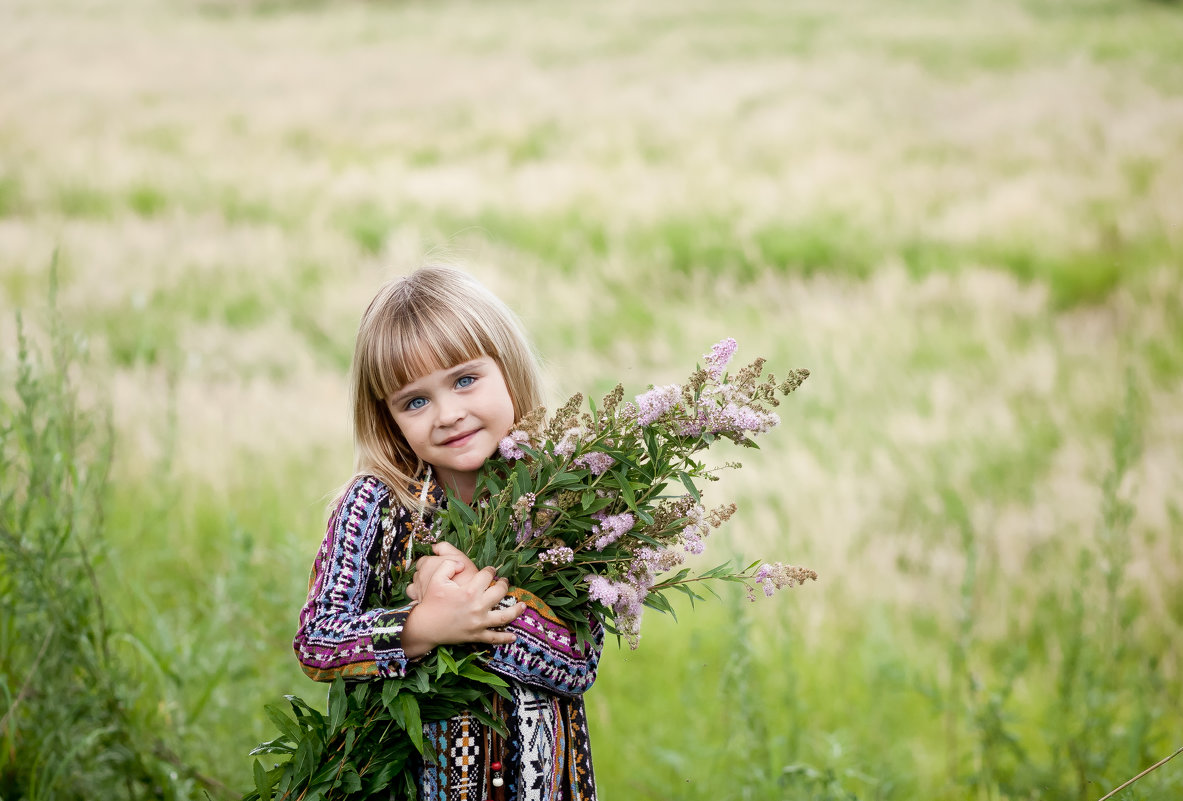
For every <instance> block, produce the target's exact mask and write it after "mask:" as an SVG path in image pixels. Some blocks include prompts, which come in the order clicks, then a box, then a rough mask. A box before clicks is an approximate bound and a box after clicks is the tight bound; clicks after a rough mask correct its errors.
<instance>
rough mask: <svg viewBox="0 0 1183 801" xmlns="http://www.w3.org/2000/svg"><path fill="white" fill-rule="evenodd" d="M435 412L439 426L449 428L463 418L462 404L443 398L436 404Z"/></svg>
mask: <svg viewBox="0 0 1183 801" xmlns="http://www.w3.org/2000/svg"><path fill="white" fill-rule="evenodd" d="M435 412H436V419H437V420H438V421H439V424H440V425H442V426H449V425H452V424H453V423H455V422H456V421H458V420H460V419H462V418H463V417H464V404H462V403H459V402H458V401H456V400H455V399H453V398H445V399H442V400H439V401H437V402H436V406H435Z"/></svg>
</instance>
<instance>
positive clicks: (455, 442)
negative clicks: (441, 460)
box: [442, 428, 480, 448]
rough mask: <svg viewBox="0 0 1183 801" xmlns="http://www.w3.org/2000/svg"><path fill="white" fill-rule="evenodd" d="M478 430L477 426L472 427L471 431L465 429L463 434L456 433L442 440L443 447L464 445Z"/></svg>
mask: <svg viewBox="0 0 1183 801" xmlns="http://www.w3.org/2000/svg"><path fill="white" fill-rule="evenodd" d="M478 431H480V429H479V428H474V429H473V430H472V431H466V432H465V433H463V434H457V435H456V436H454V437H452V438H451V439H446V440H444V441H443V443H442V444H443V446H444V447H445V448H456V447H459V446H460V445H464V444H465V443H467V442H468V441H469V440H470V439H472V438H473V436H475V435H476V433H477V432H478Z"/></svg>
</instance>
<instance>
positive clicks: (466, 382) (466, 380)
mask: <svg viewBox="0 0 1183 801" xmlns="http://www.w3.org/2000/svg"><path fill="white" fill-rule="evenodd" d="M473 381H476V377H475V376H471V375H466V376H461V377H460V378H458V379H456V386H457V387H459V388H460V389H464V388H465V387H470V386H472V382H473Z"/></svg>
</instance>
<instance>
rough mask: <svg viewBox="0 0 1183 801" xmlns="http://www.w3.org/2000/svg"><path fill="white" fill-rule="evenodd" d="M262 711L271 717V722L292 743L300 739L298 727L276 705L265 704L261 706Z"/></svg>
mask: <svg viewBox="0 0 1183 801" xmlns="http://www.w3.org/2000/svg"><path fill="white" fill-rule="evenodd" d="M263 711H264V712H266V713H267V717H269V718H271V722H272V723H274V724H275V725H276V727H277V728H278V729H279V730H280V731H281V732H282V733H283V735H284V737H286V738H287V739H288V740H290V741H292V742H293V743H295V742H297V741H298V740H299V739H300V734H301V732H300V728H299V727H298V726H297V725H296V723H295V721H293V720H292V719H291V718H289V717H288V716H287V715H285V714H284V713H283V712H282V711H280V710H279V709H278V708H277V707H275V706H274V705H272V704H267V705H265V706H264V707H263Z"/></svg>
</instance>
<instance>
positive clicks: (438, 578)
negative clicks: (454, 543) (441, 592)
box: [427, 559, 461, 584]
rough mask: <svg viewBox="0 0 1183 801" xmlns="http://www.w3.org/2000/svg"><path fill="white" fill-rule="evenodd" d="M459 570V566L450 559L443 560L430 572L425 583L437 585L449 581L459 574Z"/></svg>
mask: <svg viewBox="0 0 1183 801" xmlns="http://www.w3.org/2000/svg"><path fill="white" fill-rule="evenodd" d="M460 570H461V567H460V565H458V564H456V563H455V562H453V561H452V560H451V559H444V560H442V561H441V562H440V564H439V567H437V568H436V569H435V570H434V571H432V573H431V576H430V578H428V579H427V583H428V584H439V583H440V582H443V581H451V580H452V577H453V576H455V575H456V574H457V573H459V572H460Z"/></svg>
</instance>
